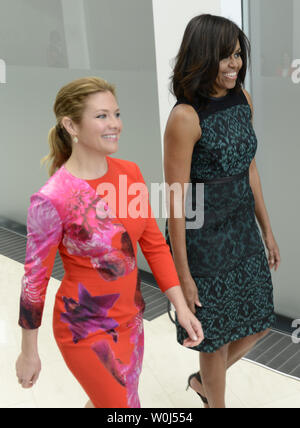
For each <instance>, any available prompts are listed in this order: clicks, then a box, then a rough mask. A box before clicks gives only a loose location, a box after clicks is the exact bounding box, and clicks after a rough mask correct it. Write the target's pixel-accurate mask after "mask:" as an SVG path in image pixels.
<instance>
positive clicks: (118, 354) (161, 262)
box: [19, 157, 179, 408]
mask: <svg viewBox="0 0 300 428" xmlns="http://www.w3.org/2000/svg"><path fill="white" fill-rule="evenodd" d="M107 163H108V171H107V173H106V174H105V175H104V176H103V177H100V178H99V179H96V180H82V179H79V178H77V177H75V176H73V175H72V174H71V173H70V172H69V171H68V170H67V169H66V167H65V166H64V165H63V166H62V167H61V168H60V169H59V170H58V171H56V173H55V174H54V175H53V176H52V177H51V178H50V179H49V180H48V181H47V183H46V184H45V185H44V186H43V187H42V188H41V189H40V190H39V191H38V192H36V193H35V194H34V195H32V197H31V204H30V208H29V210H28V217H27V224H28V227H27V232H28V235H27V238H28V239H27V249H26V260H25V275H24V276H23V279H22V293H21V299H20V317H19V325H20V326H21V327H22V328H24V329H37V328H39V327H40V325H41V322H42V314H43V309H44V303H45V296H46V291H47V286H48V282H49V278H50V276H51V271H52V268H53V265H54V260H55V255H56V252H57V250H59V253H60V256H61V258H62V261H63V264H64V269H65V275H64V277H63V280H62V282H61V284H60V287H59V289H58V291H57V294H56V299H55V305H54V312H53V331H54V336H55V339H56V342H57V345H58V347H59V349H60V351H61V354H62V356H63V358H64V360H65V362H66V364H67V366H68V368H69V369H70V370H71V372H72V373H73V375H74V376H75V377H76V379H77V380H78V382H79V383H80V384H81V386H82V387H83V388H84V390H85V392H86V393H87V395H88V396H89V398H90V400H91V401H92V403H93V404H94V406H95V407H96V408H139V407H140V401H139V396H138V383H139V376H140V373H141V369H142V363H143V352H144V329H143V312H144V308H145V303H144V299H143V297H142V294H141V290H140V277H139V272H138V266H137V259H136V256H137V243H139V245H140V247H141V249H142V251H143V254H144V255H145V257H146V260H147V262H148V263H149V265H150V268H151V270H152V272H153V274H154V276H155V278H156V280H157V283H158V285H159V286H160V288H161V290H162V291H163V292H164V291H166V290H168V289H169V288H171V287H173V286H177V285H179V279H178V276H177V273H176V270H175V266H174V263H173V259H172V256H171V254H170V250H169V247H168V245H167V244H166V241H165V239H164V237H163V235H162V233H161V232H160V230H159V228H158V226H157V223H156V220H155V218H154V216H153V215H152V211H151V207H150V204H149V198H148V192H147V188H146V186H145V182H144V179H143V176H142V174H141V172H140V169H139V167H138V166H137V165H136V164H135V163H133V162H129V161H125V160H121V159H115V158H110V157H107ZM102 195H105V197H104V196H103V197H102ZM107 195H110V196H108V197H107ZM136 195H138V196H136ZM113 196H115V197H113ZM139 207H143V209H142V212H141V209H140V208H139ZM141 214H142V215H141Z"/></svg>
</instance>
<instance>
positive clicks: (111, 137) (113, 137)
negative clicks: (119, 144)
mask: <svg viewBox="0 0 300 428" xmlns="http://www.w3.org/2000/svg"><path fill="white" fill-rule="evenodd" d="M102 138H103V139H104V140H107V141H112V142H116V141H118V139H119V136H118V134H109V135H103V136H102Z"/></svg>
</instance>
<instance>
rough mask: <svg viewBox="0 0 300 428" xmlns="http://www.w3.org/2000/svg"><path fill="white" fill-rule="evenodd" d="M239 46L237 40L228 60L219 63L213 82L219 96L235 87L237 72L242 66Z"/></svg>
mask: <svg viewBox="0 0 300 428" xmlns="http://www.w3.org/2000/svg"><path fill="white" fill-rule="evenodd" d="M241 52H242V50H241V46H240V42H239V40H238V41H237V44H236V48H235V50H234V52H233V54H232V55H231V56H230V57H229V58H224V59H222V60H221V61H220V66H219V74H218V77H217V79H216V82H215V89H216V91H217V92H218V94H219V95H220V96H222V94H224V93H225V94H226V93H227V91H228V90H230V89H233V88H234V87H235V85H236V81H237V78H238V74H239V71H240V70H241V68H242V66H243V60H242V57H241Z"/></svg>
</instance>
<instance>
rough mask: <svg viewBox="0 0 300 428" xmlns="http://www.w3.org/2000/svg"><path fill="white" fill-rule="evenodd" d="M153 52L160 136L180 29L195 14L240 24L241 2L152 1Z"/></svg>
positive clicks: (170, 103) (167, 110) (170, 101)
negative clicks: (204, 14) (208, 15)
mask: <svg viewBox="0 0 300 428" xmlns="http://www.w3.org/2000/svg"><path fill="white" fill-rule="evenodd" d="M152 3H153V14H154V35H155V49H156V67H157V84H158V94H159V109H160V126H161V139H162V147H163V134H164V131H165V127H166V123H167V120H168V117H169V114H170V111H171V109H172V107H173V105H174V104H175V98H174V97H173V96H172V95H171V93H170V91H169V86H170V76H171V74H172V61H173V60H174V59H175V57H176V55H177V54H178V51H179V47H180V44H181V41H182V38H183V34H184V30H185V28H186V26H187V24H188V23H189V21H190V20H191V19H192V18H193V17H194V16H197V15H201V14H203V13H210V14H212V15H220V16H224V17H226V18H229V19H232V20H233V21H234V22H236V23H237V24H238V25H239V26H241V25H242V7H241V4H242V2H241V0H200V1H199V0H187V1H182V0H163V1H162V0H152Z"/></svg>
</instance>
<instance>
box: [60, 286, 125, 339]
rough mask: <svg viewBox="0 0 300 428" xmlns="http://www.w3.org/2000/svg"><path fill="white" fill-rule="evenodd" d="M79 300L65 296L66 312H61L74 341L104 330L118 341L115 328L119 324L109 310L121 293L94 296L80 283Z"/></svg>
mask: <svg viewBox="0 0 300 428" xmlns="http://www.w3.org/2000/svg"><path fill="white" fill-rule="evenodd" d="M78 297H79V302H76V300H74V299H69V298H67V297H63V301H64V303H65V309H66V312H65V313H63V314H61V321H62V322H64V323H66V324H70V330H71V332H72V333H73V342H74V343H78V342H79V341H80V340H82V339H84V338H86V337H87V336H88V334H89V333H94V332H96V331H98V330H104V331H105V332H106V333H107V334H110V335H111V336H112V338H113V340H114V342H117V340H118V334H117V332H116V331H115V328H117V327H118V326H119V324H118V323H117V322H116V321H115V320H114V319H112V318H109V317H108V316H107V313H108V311H109V310H110V309H111V308H112V307H113V305H114V304H115V302H116V301H117V300H118V298H119V297H120V294H106V295H103V296H96V297H93V296H91V295H90V293H89V292H88V291H87V289H86V288H85V287H84V286H83V285H82V284H80V283H79V285H78Z"/></svg>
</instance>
